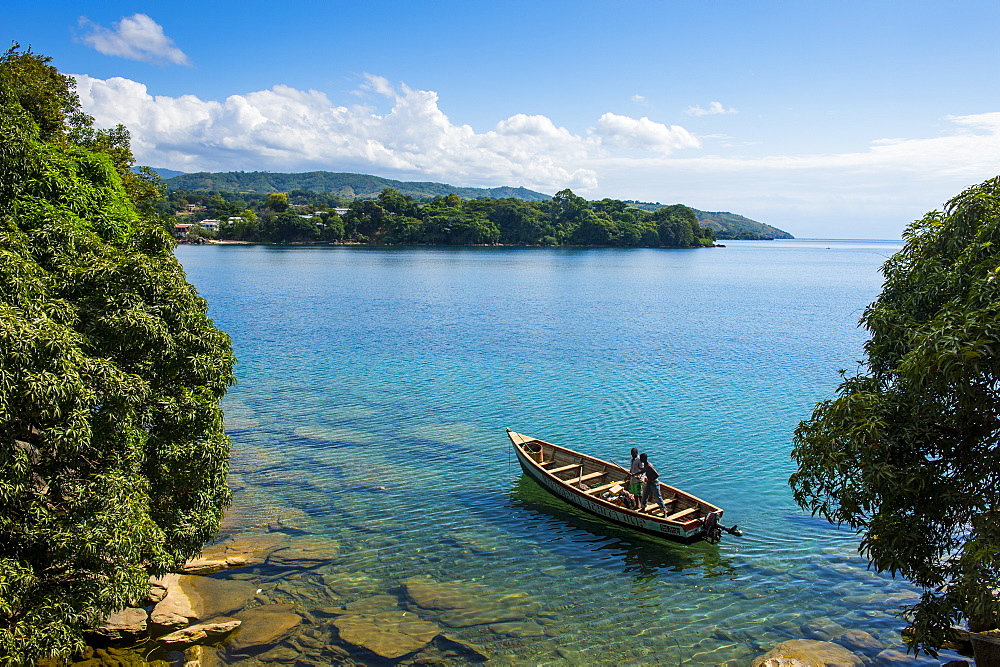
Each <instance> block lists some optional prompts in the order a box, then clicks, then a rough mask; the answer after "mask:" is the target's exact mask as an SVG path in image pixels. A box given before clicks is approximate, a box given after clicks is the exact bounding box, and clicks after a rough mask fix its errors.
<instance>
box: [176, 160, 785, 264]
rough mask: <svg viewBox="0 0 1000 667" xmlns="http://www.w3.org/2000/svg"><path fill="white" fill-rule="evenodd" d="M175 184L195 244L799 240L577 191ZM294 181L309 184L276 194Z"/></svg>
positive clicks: (234, 176) (338, 179)
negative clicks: (593, 198) (589, 196)
mask: <svg viewBox="0 0 1000 667" xmlns="http://www.w3.org/2000/svg"><path fill="white" fill-rule="evenodd" d="M166 184H167V186H168V193H167V196H166V198H165V199H163V200H162V201H160V202H159V203H158V204H157V208H158V210H159V212H160V214H161V218H162V219H163V221H164V224H165V225H166V226H167V227H168V229H170V230H171V231H173V232H175V234H176V235H178V236H184V237H185V238H186V239H187V240H188V241H195V242H198V241H200V240H203V239H204V240H231V241H247V242H257V243H370V244H379V245H495V244H502V245H525V246H560V245H571V246H606V247H671V248H692V247H705V246H712V245H714V244H715V241H716V239H736V238H740V239H762V238H768V239H771V238H791V235H790V234H787V233H786V232H783V231H781V230H779V229H776V228H774V227H770V226H768V225H763V224H762V223H758V222H755V221H753V220H749V219H748V218H744V217H742V216H739V215H735V214H731V213H707V212H704V211H697V210H696V209H692V208H689V207H687V206H684V205H682V204H674V205H670V206H663V205H660V204H658V203H657V204H652V203H646V202H636V201H621V200H617V199H602V200H599V201H588V200H586V199H584V198H583V197H580V196H577V195H576V194H574V193H573V192H572V191H570V190H568V189H567V190H562V191H560V192H558V193H556V195H555V196H553V197H549V196H548V195H544V194H542V193H539V192H534V191H532V190H527V189H525V188H490V189H487V188H453V187H452V186H449V185H446V184H443V183H410V182H404V181H393V180H391V179H385V178H381V177H376V176H367V175H363V174H335V173H331V172H313V173H308V174H271V173H268V172H250V173H246V172H231V173H224V174H207V173H206V174H184V175H180V176H175V177H173V178H169V179H167V180H166ZM287 186H300V187H293V188H291V189H288V190H285V191H276V189H278V188H282V187H287ZM202 188H205V189H202ZM379 189H380V190H379Z"/></svg>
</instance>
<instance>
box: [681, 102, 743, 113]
mask: <svg viewBox="0 0 1000 667" xmlns="http://www.w3.org/2000/svg"><path fill="white" fill-rule="evenodd" d="M684 113H686V114H687V115H689V116H715V115H718V114H727V113H739V112H737V111H736V109H731V108H730V109H727V108H726V107H724V106H722V102H709V103H708V108H707V109H703V108H701V107H700V106H698V105H697V104H695V105H694V106H690V107H688V108H687V109H685V110H684Z"/></svg>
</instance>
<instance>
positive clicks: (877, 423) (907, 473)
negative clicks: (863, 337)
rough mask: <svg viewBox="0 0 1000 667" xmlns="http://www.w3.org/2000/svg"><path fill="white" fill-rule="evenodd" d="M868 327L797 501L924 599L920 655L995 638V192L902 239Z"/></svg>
mask: <svg viewBox="0 0 1000 667" xmlns="http://www.w3.org/2000/svg"><path fill="white" fill-rule="evenodd" d="M904 239H905V241H906V243H905V246H904V247H903V249H902V250H901V251H899V252H898V253H896V254H895V255H893V256H892V257H891V258H890V259H889V260H888V261H887V262H886V263H885V265H884V266H883V268H882V272H883V274H884V275H885V284H884V287H883V289H882V293H881V294H880V295H879V297H878V299H877V300H876V301H875V302H874V303H872V304H871V305H870V306H869V307H868V309H867V310H866V311H865V313H864V315H863V317H862V319H861V324H862V325H863V326H864V327H865V328H866V329H867V330H868V331H869V332H870V333H871V339H870V340H869V341H868V343H867V344H866V345H865V352H866V360H865V361H864V362H863V363H864V372H863V373H861V374H858V375H857V376H855V377H845V379H844V381H843V382H842V383H841V385H840V388H839V390H838V395H837V397H836V398H835V399H834V400H830V401H824V402H822V403H819V404H818V405H817V406H816V409H815V411H814V412H813V414H812V417H811V418H809V419H808V420H806V421H803V422H802V423H801V424H800V425H799V427H798V429H797V430H796V432H795V448H794V450H793V454H792V455H793V457H794V458H795V460H796V461H797V462H798V468H799V469H798V472H796V473H795V474H794V475H793V476H792V478H791V480H790V483H791V486H792V489H793V490H794V493H795V499H796V501H797V502H798V503H799V504H800V505H801V506H803V507H805V508H808V509H809V510H811V511H812V512H813V513H814V514H819V515H821V516H823V517H826V518H827V519H828V520H830V521H831V522H837V523H844V524H847V525H848V526H850V527H851V528H854V529H855V530H857V531H858V533H859V534H860V535H861V537H862V540H861V544H860V550H861V552H862V553H863V554H864V555H865V556H866V557H867V558H868V559H870V561H871V563H872V565H873V567H874V568H875V569H877V570H879V571H886V572H891V573H892V574H894V575H895V574H900V575H902V576H904V577H906V578H907V579H909V580H911V581H912V582H914V583H915V584H917V585H918V586H920V587H922V588H923V589H924V592H923V595H922V597H921V599H920V601H919V602H918V603H916V604H914V605H913V606H911V607H909V608H907V609H906V610H905V611H904V616H905V617H906V618H907V619H908V620H909V621H910V622H911V625H912V630H913V631H912V634H910V635H909V640H908V641H910V643H911V645H912V646H913V647H914V648H917V649H919V650H923V651H926V652H928V653H931V654H934V652H935V650H936V649H937V648H939V647H941V646H942V644H943V643H944V641H945V640H946V639H947V637H948V636H949V628H950V627H951V626H952V625H953V624H955V623H957V622H959V621H960V620H962V619H964V620H965V622H966V623H968V624H969V626H970V628H971V629H973V630H977V631H978V630H983V629H988V628H995V627H997V625H998V620H1000V605H998V601H997V598H996V594H995V592H996V591H997V590H998V589H1000V397H998V391H1000V277H998V274H1000V179H993V180H990V181H987V182H985V183H983V184H981V185H979V186H976V187H973V188H970V189H968V190H966V191H965V192H963V193H962V194H960V195H959V196H958V197H956V198H955V199H953V200H951V201H950V202H949V203H948V205H947V206H946V207H945V210H944V212H943V213H941V212H932V213H929V214H927V215H926V216H925V217H924V218H923V219H921V220H918V221H916V222H914V223H913V224H912V225H910V227H909V228H908V229H907V230H906V232H905V234H904Z"/></svg>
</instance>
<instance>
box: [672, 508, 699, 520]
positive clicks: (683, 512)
mask: <svg viewBox="0 0 1000 667" xmlns="http://www.w3.org/2000/svg"><path fill="white" fill-rule="evenodd" d="M697 511H698V508H697V507H689V508H687V509H686V510H681V511H680V512H674V513H673V514H671V515H670V516H668V517H667V521H677V519H680V518H682V517H686V516H687V515H688V514H694V513H695V512H697Z"/></svg>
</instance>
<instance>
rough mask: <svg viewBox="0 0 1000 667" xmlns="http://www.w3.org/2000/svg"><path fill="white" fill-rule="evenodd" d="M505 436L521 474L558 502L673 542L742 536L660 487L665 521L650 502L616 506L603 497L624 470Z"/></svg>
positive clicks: (699, 505)
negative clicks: (636, 506)
mask: <svg viewBox="0 0 1000 667" xmlns="http://www.w3.org/2000/svg"><path fill="white" fill-rule="evenodd" d="M507 436H508V437H509V438H510V441H511V444H513V445H514V452H515V454H516V455H517V461H518V463H520V464H521V469H522V470H523V471H524V473H525V474H526V475H528V476H529V477H531V478H532V479H533V480H535V481H536V482H537V483H538V484H539V485H540V486H541V487H542V488H543V489H545V490H546V491H548V492H549V493H551V494H553V495H554V496H556V497H557V498H560V499H562V500H564V501H566V502H568V503H570V504H571V505H574V506H576V507H579V508H580V509H582V510H585V511H587V512H590V513H591V514H595V515H597V516H599V517H601V518H603V519H607V520H609V521H612V522H613V523H617V524H619V525H622V526H625V527H627V528H632V529H635V530H641V531H643V532H645V533H651V534H653V535H659V536H661V537H665V538H667V539H670V540H674V541H677V542H687V543H690V542H697V541H698V540H707V541H709V542H713V543H714V542H718V541H719V538H720V537H721V531H722V530H725V531H726V532H730V533H731V534H733V535H740V534H742V533H741V531H739V529H738V528H736V527H735V526H733V527H732V528H725V527H723V526H722V524H721V521H720V520H721V519H722V513H723V510H722V508H720V507H717V506H715V505H713V504H711V503H707V502H705V501H704V500H701V499H700V498H696V497H695V496H692V495H691V494H690V493H685V492H683V491H681V490H680V489H676V488H674V487H672V486H668V485H667V484H664V483H662V482H660V493H661V494H662V495H663V502H664V504H665V505H666V507H667V515H666V516H663V510H661V509H660V506H659V504H658V503H657V502H656V501H655V500H653V501H652V502H651V503H650V504H649V505H647V506H646V507H645V509H644V511H638V510H632V509H628V508H626V507H623V506H621V505H618V504H615V503H614V502H612V501H611V500H608V499H605V498H604V497H602V496H604V495H605V494H606V493H607V492H608V491H609V490H611V489H613V488H615V487H616V486H619V485H620V486H623V487H625V486H627V483H626V481H625V478H626V476H627V474H628V470H626V469H625V468H622V467H621V466H619V465H617V464H614V463H609V462H607V461H602V460H601V459H598V458H594V457H593V456H588V455H586V454H581V453H580V452H575V451H573V450H572V449H567V448H566V447H560V446H559V445H553V444H551V443H548V442H544V441H542V440H538V439H537V438H532V437H530V436H527V435H522V434H520V433H515V432H514V431H511V430H510V429H509V428H508V429H507Z"/></svg>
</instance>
